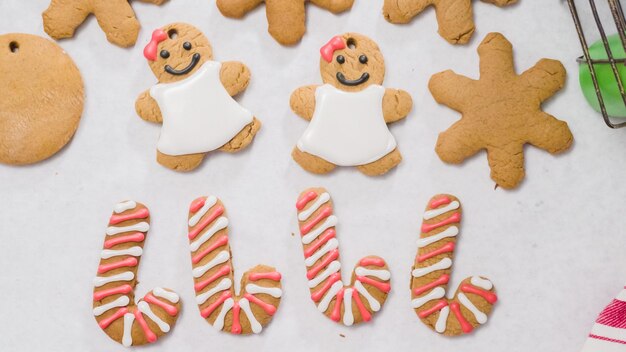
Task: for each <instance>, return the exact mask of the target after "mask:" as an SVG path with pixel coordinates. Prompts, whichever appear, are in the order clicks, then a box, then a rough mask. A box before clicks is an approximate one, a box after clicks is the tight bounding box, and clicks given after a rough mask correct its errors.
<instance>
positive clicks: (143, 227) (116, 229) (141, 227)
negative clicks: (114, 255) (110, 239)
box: [106, 221, 150, 236]
mask: <svg viewBox="0 0 626 352" xmlns="http://www.w3.org/2000/svg"><path fill="white" fill-rule="evenodd" d="M149 229H150V224H148V223H147V222H145V221H143V222H139V223H136V224H135V225H130V226H109V227H107V231H106V234H107V235H108V236H113V235H117V234H119V233H123V232H135V231H139V232H146V231H148V230H149Z"/></svg>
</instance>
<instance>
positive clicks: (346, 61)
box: [320, 33, 385, 92]
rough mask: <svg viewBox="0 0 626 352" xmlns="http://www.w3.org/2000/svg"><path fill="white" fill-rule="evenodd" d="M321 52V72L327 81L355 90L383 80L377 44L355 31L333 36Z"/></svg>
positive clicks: (382, 63) (327, 82)
mask: <svg viewBox="0 0 626 352" xmlns="http://www.w3.org/2000/svg"><path fill="white" fill-rule="evenodd" d="M320 53H321V56H322V57H321V59H320V72H321V74H322V80H323V81H324V83H326V84H330V85H333V86H334V87H336V88H339V89H341V90H344V91H350V92H355V91H361V90H363V89H365V88H367V87H369V86H370V85H381V84H382V83H383V80H384V78H385V60H384V58H383V55H382V53H381V52H380V49H379V48H378V45H376V43H374V42H373V41H372V40H371V39H369V38H367V37H365V36H362V35H360V34H356V33H346V34H344V35H342V36H336V37H334V38H333V39H331V40H330V41H329V42H328V43H327V44H326V45H324V46H323V47H322V49H321V50H320Z"/></svg>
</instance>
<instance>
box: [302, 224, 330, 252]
mask: <svg viewBox="0 0 626 352" xmlns="http://www.w3.org/2000/svg"><path fill="white" fill-rule="evenodd" d="M336 234H337V233H336V232H335V229H328V230H326V231H324V232H323V233H322V234H321V235H320V237H319V239H318V240H317V241H316V242H314V243H313V244H311V245H310V246H309V247H308V248H307V249H305V250H304V257H305V258H308V257H310V256H312V255H313V253H315V252H316V251H317V250H318V249H319V248H320V247H321V246H322V245H324V243H326V242H328V241H329V240H330V239H331V238H334V237H335V235H336Z"/></svg>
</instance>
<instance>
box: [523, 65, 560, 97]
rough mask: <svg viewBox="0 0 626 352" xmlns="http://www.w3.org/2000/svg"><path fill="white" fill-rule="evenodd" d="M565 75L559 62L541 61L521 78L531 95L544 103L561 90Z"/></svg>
mask: <svg viewBox="0 0 626 352" xmlns="http://www.w3.org/2000/svg"><path fill="white" fill-rule="evenodd" d="M565 75H566V73H565V67H563V64H561V62H559V61H557V60H550V59H541V60H540V61H539V62H538V63H537V64H536V65H535V66H533V67H531V68H530V69H528V70H526V71H525V72H524V73H522V75H521V78H522V81H523V82H524V83H525V84H526V85H527V87H528V89H529V90H530V91H531V92H532V93H531V94H532V95H534V96H536V97H538V98H539V99H540V100H541V101H544V100H546V99H548V98H550V97H551V96H552V95H554V93H556V92H557V91H559V90H560V89H561V88H563V85H564V84H565Z"/></svg>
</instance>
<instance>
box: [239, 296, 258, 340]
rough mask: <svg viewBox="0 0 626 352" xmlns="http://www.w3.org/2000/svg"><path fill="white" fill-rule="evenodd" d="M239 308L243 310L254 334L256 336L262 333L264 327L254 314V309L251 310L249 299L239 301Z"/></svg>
mask: <svg viewBox="0 0 626 352" xmlns="http://www.w3.org/2000/svg"><path fill="white" fill-rule="evenodd" d="M239 307H241V310H242V311H243V312H244V314H245V315H246V318H248V321H249V322H250V328H251V329H252V332H253V333H255V334H258V333H260V332H261V330H263V326H262V325H261V323H259V321H258V320H256V317H255V316H254V313H252V309H250V302H248V299H246V298H242V299H241V300H239Z"/></svg>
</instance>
